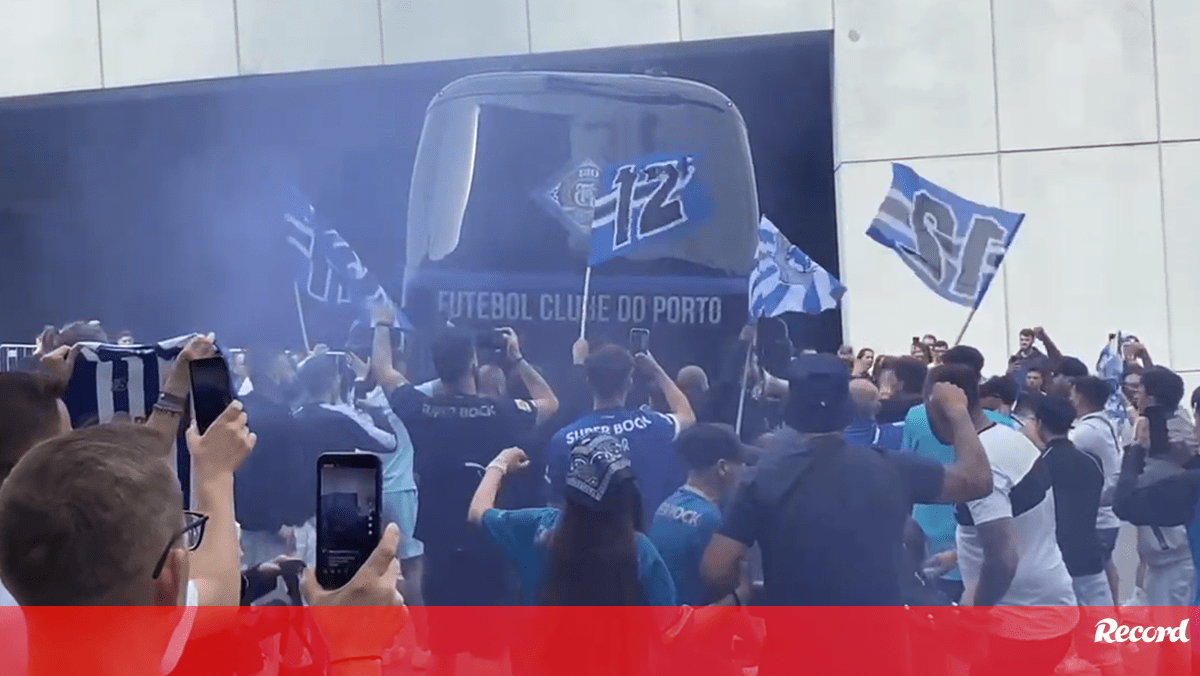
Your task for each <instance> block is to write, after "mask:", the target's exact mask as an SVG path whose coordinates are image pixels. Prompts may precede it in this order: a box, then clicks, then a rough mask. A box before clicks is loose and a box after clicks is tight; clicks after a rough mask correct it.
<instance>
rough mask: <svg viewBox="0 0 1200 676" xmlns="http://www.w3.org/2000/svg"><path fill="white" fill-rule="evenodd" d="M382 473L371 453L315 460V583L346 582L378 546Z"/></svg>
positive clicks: (331, 586)
mask: <svg viewBox="0 0 1200 676" xmlns="http://www.w3.org/2000/svg"><path fill="white" fill-rule="evenodd" d="M382 482H383V471H382V469H381V465H380V462H379V458H378V457H377V456H374V455H371V454H370V453H326V454H324V455H322V456H321V457H320V459H318V460H317V495H318V496H319V497H318V503H317V582H318V583H320V585H321V586H322V587H324V588H326V589H337V588H340V587H343V586H345V585H346V583H348V582H350V579H351V578H353V577H354V574H355V573H357V572H358V569H359V567H361V566H362V564H363V562H365V561H366V560H367V557H368V556H370V555H371V552H372V551H374V550H375V547H376V545H378V544H379V538H380V537H381V535H382V533H383V530H382V527H381V526H380V521H381V514H380V511H381V508H380V494H381V492H382Z"/></svg>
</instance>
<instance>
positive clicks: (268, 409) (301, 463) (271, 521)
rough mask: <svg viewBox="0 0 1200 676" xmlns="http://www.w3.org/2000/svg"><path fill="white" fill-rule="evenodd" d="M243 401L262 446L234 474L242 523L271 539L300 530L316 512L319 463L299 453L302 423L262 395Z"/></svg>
mask: <svg viewBox="0 0 1200 676" xmlns="http://www.w3.org/2000/svg"><path fill="white" fill-rule="evenodd" d="M240 399H241V402H242V406H243V407H245V411H246V424H247V425H248V426H249V427H250V431H251V432H254V434H255V435H256V436H257V437H258V441H257V442H256V443H255V444H254V452H253V453H251V454H250V455H249V456H247V457H246V461H245V462H243V463H242V466H241V467H239V468H238V470H237V472H236V473H235V474H234V476H235V479H236V480H235V481H234V483H233V489H234V500H235V501H236V503H237V517H238V523H239V524H241V526H242V529H243V530H247V531H266V532H271V533H274V532H277V531H278V530H279V529H280V527H282V526H299V525H301V524H303V523H304V522H305V521H307V520H308V518H309V517H310V516H312V515H313V513H314V512H315V509H316V504H317V499H316V495H317V483H316V482H317V466H316V457H315V456H313V457H312V458H309V457H307V456H306V455H305V454H304V453H303V452H301V451H300V450H299V449H298V448H297V438H298V435H297V432H296V421H295V420H294V419H293V418H292V412H291V410H290V408H289V407H288V406H287V405H286V404H279V403H276V402H274V401H272V400H270V399H268V398H266V397H265V396H263V395H261V394H259V393H258V392H251V393H249V394H247V395H246V396H244V397H240ZM310 459H311V461H312V462H311V463H310V462H309V460H310Z"/></svg>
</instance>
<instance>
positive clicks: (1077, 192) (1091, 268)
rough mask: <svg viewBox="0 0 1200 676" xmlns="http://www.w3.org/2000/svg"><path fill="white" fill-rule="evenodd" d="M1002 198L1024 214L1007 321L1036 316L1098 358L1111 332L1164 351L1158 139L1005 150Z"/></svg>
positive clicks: (1068, 345)
mask: <svg viewBox="0 0 1200 676" xmlns="http://www.w3.org/2000/svg"><path fill="white" fill-rule="evenodd" d="M1001 167H1002V169H1001V171H1002V177H1003V186H1004V207H1005V208H1006V209H1009V210H1012V211H1021V212H1025V213H1026V214H1028V215H1027V216H1026V218H1025V223H1024V224H1023V225H1022V226H1021V231H1020V232H1019V233H1018V234H1017V238H1016V240H1015V241H1014V242H1013V246H1012V248H1011V249H1010V251H1009V256H1008V260H1007V262H1006V263H1005V265H1006V267H1007V268H1008V291H1009V295H1008V301H1009V302H1008V307H1009V314H1008V319H1009V323H1010V326H1011V327H1012V330H1014V331H1017V330H1020V329H1021V328H1022V327H1032V326H1036V325H1039V324H1040V325H1042V326H1044V327H1045V328H1046V332H1047V333H1049V334H1050V336H1051V337H1052V338H1054V339H1055V342H1056V343H1058V346H1059V347H1060V348H1061V349H1062V350H1063V352H1065V353H1066V354H1071V355H1075V356H1078V357H1080V358H1082V359H1084V361H1085V363H1086V362H1088V361H1091V360H1093V359H1095V356H1096V355H1097V354H1099V351H1100V348H1101V347H1103V345H1104V342H1105V340H1107V337H1108V334H1109V333H1110V332H1111V331H1114V330H1118V329H1119V330H1122V331H1126V332H1132V333H1134V334H1136V335H1137V336H1138V337H1139V338H1141V339H1142V341H1143V342H1145V343H1146V346H1147V347H1148V348H1149V349H1150V352H1151V354H1159V355H1164V356H1165V355H1166V354H1167V353H1168V352H1169V335H1168V334H1169V332H1168V329H1167V299H1166V273H1165V272H1164V271H1163V236H1162V209H1161V201H1160V194H1159V172H1158V148H1156V147H1155V146H1152V145H1149V146H1122V147H1112V148H1095V149H1088V150H1061V151H1046V152H1036V153H1015V154H1011V155H1004V156H1003V158H1002V161H1001Z"/></svg>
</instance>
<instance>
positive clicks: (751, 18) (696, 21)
mask: <svg viewBox="0 0 1200 676" xmlns="http://www.w3.org/2000/svg"><path fill="white" fill-rule="evenodd" d="M679 15H680V16H679V20H680V25H681V27H682V33H683V39H684V40H709V39H714V38H729V37H738V36H745V35H770V34H773V33H790V32H794V31H814V30H828V29H830V28H833V5H832V4H831V3H830V2H829V0H738V1H737V2H731V1H730V0H679Z"/></svg>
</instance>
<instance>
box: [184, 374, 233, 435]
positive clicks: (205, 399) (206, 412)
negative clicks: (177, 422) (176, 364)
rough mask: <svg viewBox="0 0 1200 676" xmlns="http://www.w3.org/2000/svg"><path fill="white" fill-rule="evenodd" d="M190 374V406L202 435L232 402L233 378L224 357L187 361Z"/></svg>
mask: <svg viewBox="0 0 1200 676" xmlns="http://www.w3.org/2000/svg"><path fill="white" fill-rule="evenodd" d="M188 368H189V369H190V371H191V376H192V408H193V410H194V411H195V420H196V428H197V430H198V431H199V432H200V434H201V435H203V434H204V433H205V432H207V431H208V428H209V426H210V425H212V424H213V422H214V421H216V419H217V417H218V416H220V415H221V414H222V413H224V412H225V409H226V408H228V407H229V405H230V404H231V403H233V380H232V378H230V375H229V366H228V364H226V363H225V358H224V357H219V356H218V357H209V358H207V359H194V360H192V361H190V362H188Z"/></svg>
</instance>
